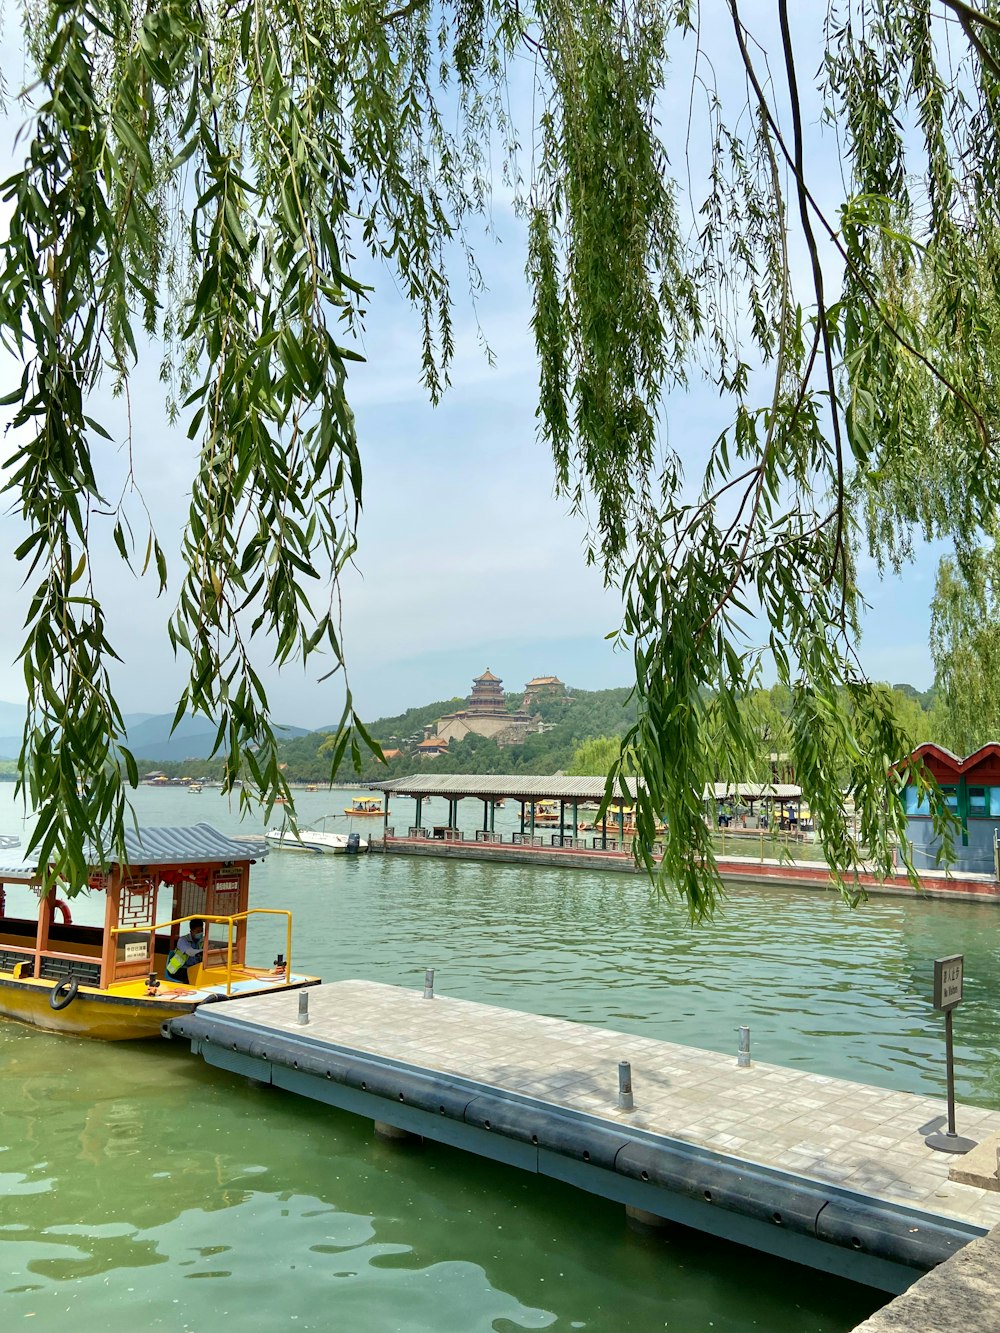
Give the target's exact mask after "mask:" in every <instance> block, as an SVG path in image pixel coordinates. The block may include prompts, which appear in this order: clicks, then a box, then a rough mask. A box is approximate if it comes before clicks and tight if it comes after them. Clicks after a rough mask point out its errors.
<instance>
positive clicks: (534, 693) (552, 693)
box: [521, 676, 566, 712]
mask: <svg viewBox="0 0 1000 1333" xmlns="http://www.w3.org/2000/svg"><path fill="white" fill-rule="evenodd" d="M542 695H548V696H549V698H565V697H566V686H565V685H564V684H563V683H562V681H561V680H560V679H559V677H558V676H533V677H532V678H531V680H529V681H528V683H527V685H525V687H524V699H523V700H522V702H521V707H522V708H523V709H524V711H525V712H528V711H529V710H530V708H531V705H532V704H533V703H534V702H535V700H536V699H538V698H541V696H542Z"/></svg>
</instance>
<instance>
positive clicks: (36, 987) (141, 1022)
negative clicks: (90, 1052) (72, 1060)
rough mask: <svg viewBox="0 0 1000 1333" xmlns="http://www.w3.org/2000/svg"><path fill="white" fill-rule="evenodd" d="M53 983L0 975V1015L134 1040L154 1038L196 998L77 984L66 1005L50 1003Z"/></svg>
mask: <svg viewBox="0 0 1000 1333" xmlns="http://www.w3.org/2000/svg"><path fill="white" fill-rule="evenodd" d="M55 985H56V983H55V982H54V981H36V980H34V979H27V980H24V981H20V980H14V979H13V978H11V977H5V976H0V1016H2V1017H4V1018H14V1019H16V1020H17V1021H18V1022H20V1023H30V1024H31V1025H32V1026H33V1027H37V1028H44V1029H45V1031H46V1032H63V1033H66V1034H67V1035H69V1036H73V1037H97V1038H99V1039H101V1040H102V1041H135V1040H137V1039H141V1038H143V1037H158V1036H159V1035H160V1025H161V1023H164V1022H166V1020H167V1019H169V1018H177V1017H178V1016H179V1015H181V1014H189V1013H191V1011H192V1010H193V1009H196V1008H197V1007H198V1003H199V1001H198V1000H197V999H195V998H194V997H192V998H191V999H190V1000H182V999H176V1000H165V999H163V1000H161V999H157V998H155V997H152V996H150V997H149V998H148V999H147V998H146V997H144V996H141V995H130V994H128V993H121V994H115V993H114V992H112V991H101V990H95V989H93V988H92V987H89V986H81V987H80V989H79V991H78V992H77V994H76V998H75V999H74V1000H73V1001H72V1002H71V1003H70V1004H68V1005H67V1006H66V1008H65V1009H53V1008H52V1005H51V1004H50V1003H49V999H50V996H51V995H52V991H53V990H54V989H55Z"/></svg>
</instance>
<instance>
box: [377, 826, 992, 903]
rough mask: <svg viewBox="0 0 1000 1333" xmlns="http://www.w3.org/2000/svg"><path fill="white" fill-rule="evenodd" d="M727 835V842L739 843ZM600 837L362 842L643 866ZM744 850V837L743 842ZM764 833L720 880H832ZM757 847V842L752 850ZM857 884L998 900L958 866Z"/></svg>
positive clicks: (390, 850)
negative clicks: (916, 880) (771, 851)
mask: <svg viewBox="0 0 1000 1333" xmlns="http://www.w3.org/2000/svg"><path fill="white" fill-rule="evenodd" d="M737 836H738V835H734V836H733V837H732V838H731V839H730V842H731V844H732V845H734V846H736V847H739V846H740V843H739V842H737V840H736V838H737ZM600 841H601V840H600V839H595V838H591V839H590V841H589V843H588V841H587V840H586V839H583V838H573V837H570V836H569V835H568V834H567V835H560V834H555V833H548V834H544V833H542V832H540V831H539V832H536V833H535V834H534V835H531V834H527V833H526V834H524V835H520V834H517V833H515V834H512V835H510V836H508V837H507V838H506V839H505V838H504V837H503V836H502V835H501V834H493V835H491V836H489V837H484V836H483V835H482V834H480V833H478V832H477V833H476V834H474V835H471V836H459V833H458V830H454V831H453V832H452V835H451V836H449V837H448V838H435V837H429V836H427V835H426V834H425V833H422V832H420V833H418V832H414V831H410V832H408V833H407V835H406V836H403V837H397V836H396V834H395V832H394V831H393V829H392V828H389V829H387V830H386V834H385V836H383V837H375V838H372V839H371V840H370V842H369V850H370V851H372V852H375V853H384V854H386V855H399V856H428V857H439V858H441V859H444V860H449V859H450V860H475V861H487V862H490V861H493V862H503V863H507V864H512V865H552V866H565V867H572V868H575V869H578V870H606V871H610V872H616V871H617V872H618V873H620V874H644V873H645V872H644V871H643V870H642V869H641V868H640V867H637V866H636V864H635V861H634V860H633V858H632V853H631V851H630V850H629V849H628V845H627V843H621V842H619V841H618V840H617V839H615V838H608V839H607V842H608V846H607V847H601V846H596V847H595V846H594V843H595V842H598V843H599V842H600ZM744 845H745V847H746V850H747V851H748V852H750V849H751V847H752V843H751V842H750V840H749V839H747V840H746V843H745V844H744ZM766 847H767V842H766V841H765V840H760V842H759V843H758V847H757V848H754V851H756V853H757V854H753V853H751V854H748V855H739V854H738V853H737V852H732V851H727V852H725V853H723V854H720V855H719V856H718V859H717V865H718V869H719V874H720V875H721V876H722V880H723V883H726V884H733V885H738V884H761V883H771V884H782V885H788V886H793V887H799V888H811V889H825V890H828V891H829V890H835V889H836V884H835V883H834V880H833V877H832V876H831V875H830V873H829V871H828V870H827V868H826V865H825V863H824V862H823V861H820V860H808V861H805V860H796V859H795V856H794V852H791V854H790V855H789V857H779V856H766V855H764V849H765V848H766ZM758 849H759V850H758ZM857 884H858V886H859V887H860V888H863V889H864V891H865V892H866V893H870V894H884V893H887V894H901V895H903V896H911V895H916V894H922V895H924V896H926V897H928V898H946V899H951V900H952V901H958V902H990V901H992V902H997V903H1000V881H997V879H996V878H995V877H994V876H992V875H980V874H971V873H968V872H967V873H965V874H961V875H951V874H948V873H947V872H945V871H943V870H931V871H924V872H923V873H922V874H921V876H920V888H919V889H915V888H914V887H913V885H912V884H911V883H910V881H909V879H908V878H907V877H906V874H905V873H904V872H903V871H901V870H900V871H897V873H896V874H895V875H894V876H893V878H892V879H883V878H882V877H881V876H878V875H875V874H873V873H871V872H870V871H865V870H863V871H861V872H860V873H859V875H858V877H857Z"/></svg>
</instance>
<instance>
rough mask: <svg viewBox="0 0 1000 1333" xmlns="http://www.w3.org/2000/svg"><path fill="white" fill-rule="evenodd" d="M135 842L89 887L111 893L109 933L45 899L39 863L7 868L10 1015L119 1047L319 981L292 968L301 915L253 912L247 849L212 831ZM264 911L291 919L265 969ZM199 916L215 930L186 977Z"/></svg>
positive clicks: (1, 882) (0, 956)
mask: <svg viewBox="0 0 1000 1333" xmlns="http://www.w3.org/2000/svg"><path fill="white" fill-rule="evenodd" d="M125 844H126V851H127V861H126V862H125V863H124V864H118V863H114V864H112V865H111V866H109V867H108V869H107V870H100V869H99V868H95V869H94V870H93V871H92V873H91V875H90V878H89V881H88V883H87V884H86V885H81V886H79V887H81V888H87V889H89V890H90V891H91V892H100V893H103V894H104V909H105V910H104V924H103V925H102V926H84V925H79V924H77V923H75V922H74V921H73V919H72V915H71V911H70V908H69V906H68V905H67V904H66V903H64V902H61V901H60V900H59V899H58V897H57V896H56V891H55V890H53V891H51V892H49V893H48V894H46V895H41V891H40V876H39V873H38V871H37V868H36V867H33V866H20V867H12V868H0V1016H2V1017H6V1018H14V1019H19V1020H20V1021H22V1022H26V1023H32V1024H34V1025H35V1026H37V1027H41V1028H46V1029H48V1030H49V1031H53V1032H64V1033H72V1034H73V1035H76V1036H83V1037H99V1038H103V1039H106V1040H113V1041H118V1040H127V1039H131V1038H138V1037H153V1036H158V1035H159V1033H160V1028H161V1024H162V1023H164V1022H165V1021H166V1020H167V1019H170V1018H174V1017H176V1016H177V1015H179V1014H185V1013H190V1012H191V1011H192V1010H193V1009H196V1008H197V1007H198V1005H200V1004H204V1003H206V1002H212V1001H218V1000H225V999H228V998H231V997H233V996H236V995H240V996H245V995H252V994H255V993H263V992H271V991H274V990H297V989H299V988H301V987H303V986H309V985H314V984H315V983H316V982H318V980H319V978H318V977H313V976H308V975H305V974H301V973H295V972H293V971H292V965H291V957H292V952H291V948H292V918H291V913H290V912H288V911H285V910H278V909H274V908H251V907H250V905H249V886H250V866H251V865H252V864H253V860H254V858H253V856H252V854H251V851H250V850H249V849H248V848H247V846H246V845H245V844H243V843H240V842H237V841H235V840H234V839H231V838H228V837H226V836H225V835H224V834H221V833H218V832H217V831H216V830H215V829H213V828H212V827H211V826H210V825H208V824H198V825H195V826H194V827H192V828H149V829H142V830H140V831H139V832H138V833H136V832H135V831H134V830H129V831H128V832H127V833H126V836H125ZM168 893H169V895H170V896H169V902H170V909H169V911H170V915H169V918H167V919H164V920H160V919H159V918H158V904H159V902H160V900H161V897H163V898H165V897H166V895H167V894H168ZM15 900H19V901H15ZM25 907H30V908H31V909H33V910H31V911H26V910H24V908H25ZM18 908H20V909H21V910H20V911H19V910H18ZM264 916H266V917H277V918H283V926H284V930H283V936H284V950H283V952H281V953H279V955H278V957H277V958H276V959H275V960H274V961H273V962H272V963H271V964H264V965H254V964H251V963H250V962H249V961H248V957H247V950H248V939H247V934H248V930H249V929H250V928H251V927H252V923H253V921H254V919H255V918H257V917H264ZM57 918H58V919H57ZM192 921H204V922H205V923H206V929H207V933H206V938H205V941H204V945H203V952H202V955H201V957H200V958H199V959H198V961H196V962H193V963H192V964H191V965H190V966H189V967H188V968H187V977H188V980H187V982H179V981H176V980H173V979H171V978H170V976H169V975H168V974H167V970H166V964H167V959H168V957H169V956H170V953H171V950H172V947H173V946H174V944H175V942H176V941H177V939H178V938H179V937H181V936H182V935H184V934H185V932H186V930H187V929H188V928H189V924H190V922H192Z"/></svg>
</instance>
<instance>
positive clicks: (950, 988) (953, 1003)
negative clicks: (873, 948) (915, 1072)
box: [924, 954, 976, 1153]
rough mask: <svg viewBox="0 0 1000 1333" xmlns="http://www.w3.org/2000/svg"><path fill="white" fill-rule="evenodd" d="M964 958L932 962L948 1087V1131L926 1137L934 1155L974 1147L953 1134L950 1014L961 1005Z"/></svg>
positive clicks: (935, 1004)
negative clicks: (942, 1012)
mask: <svg viewBox="0 0 1000 1333" xmlns="http://www.w3.org/2000/svg"><path fill="white" fill-rule="evenodd" d="M964 967H965V958H964V956H963V955H962V954H952V956H951V957H950V958H935V959H934V1008H935V1009H943V1010H944V1060H945V1078H946V1081H947V1086H948V1130H947V1133H944V1134H942V1133H941V1131H940V1130H936V1131H935V1132H934V1133H933V1134H928V1135H927V1137H926V1138H925V1139H924V1143H926V1144H927V1147H928V1148H934V1149H936V1151H937V1152H953V1153H965V1152H969V1150H970V1149H972V1148H974V1147H975V1146H976V1140H975V1139H965V1138H962V1137H961V1135H959V1134H957V1133H956V1132H955V1043H954V1034H953V1026H952V1012H953V1011H954V1010H955V1008H956V1007H957V1006H958V1005H960V1004H961V1003H962V981H963V972H964Z"/></svg>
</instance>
